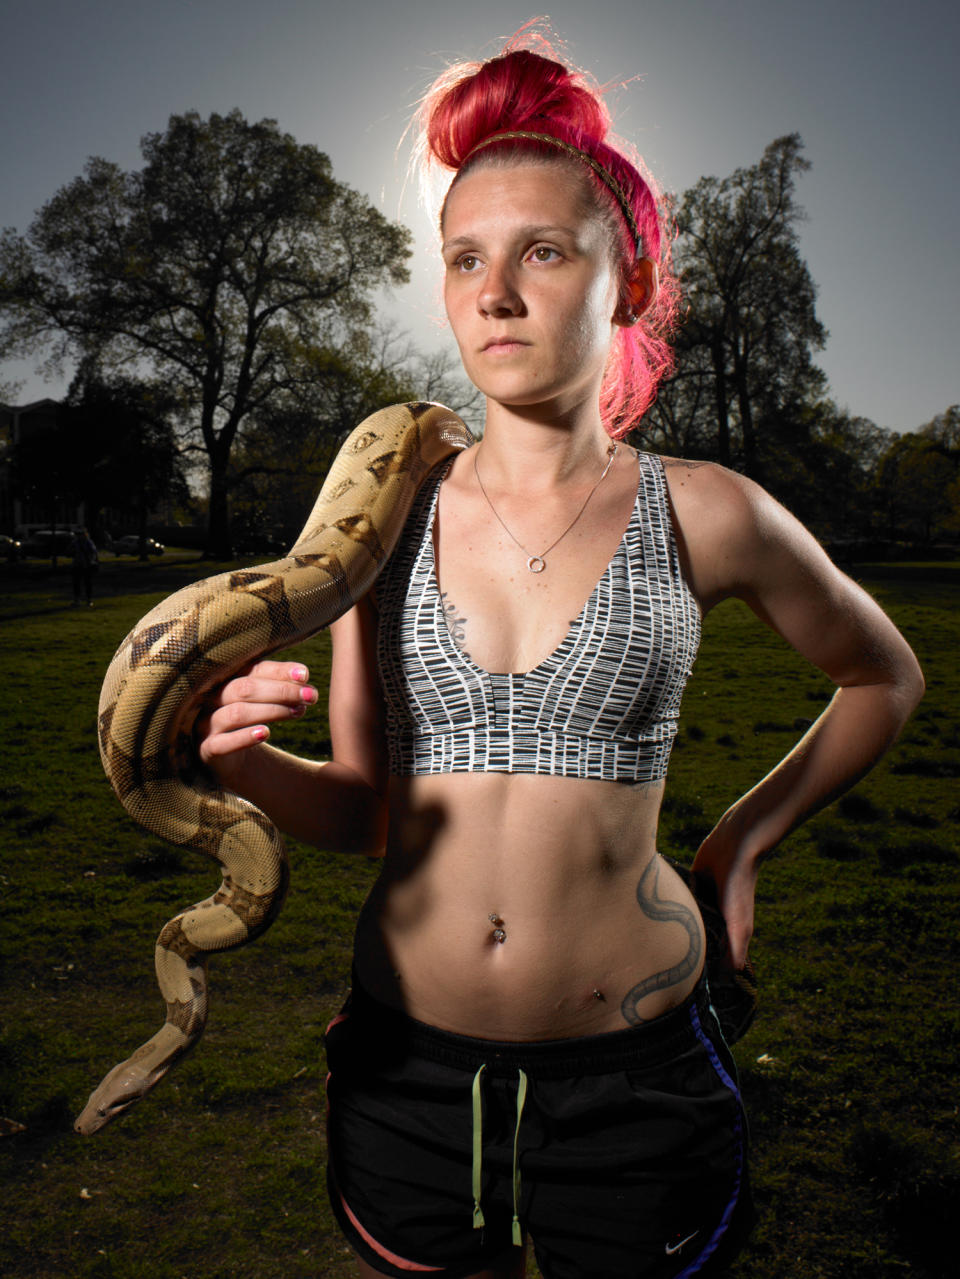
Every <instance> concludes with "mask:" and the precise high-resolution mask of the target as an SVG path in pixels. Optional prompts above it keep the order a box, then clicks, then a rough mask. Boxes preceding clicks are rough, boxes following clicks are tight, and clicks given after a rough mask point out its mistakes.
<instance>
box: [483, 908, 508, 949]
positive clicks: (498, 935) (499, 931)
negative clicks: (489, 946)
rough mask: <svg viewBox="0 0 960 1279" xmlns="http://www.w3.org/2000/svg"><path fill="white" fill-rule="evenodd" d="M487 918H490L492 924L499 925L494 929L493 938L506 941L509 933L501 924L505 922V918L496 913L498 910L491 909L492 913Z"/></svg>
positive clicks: (496, 940) (497, 940)
mask: <svg viewBox="0 0 960 1279" xmlns="http://www.w3.org/2000/svg"><path fill="white" fill-rule="evenodd" d="M487 919H489V920H490V923H491V924H496V925H497V927H496V928H495V929H494V930H493V940H494V941H495V942H505V941H506V940H507V934H506V933H505V932H504V930H503V928H502V927H501V925H502V924H503V920H502V919H501V918H500V916H499V915H498V914H497V913H496V911H491V912H490V914H489V915H488V916H487Z"/></svg>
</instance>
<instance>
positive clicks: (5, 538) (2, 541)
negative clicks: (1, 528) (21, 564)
mask: <svg viewBox="0 0 960 1279" xmlns="http://www.w3.org/2000/svg"><path fill="white" fill-rule="evenodd" d="M20 555H23V546H22V544H20V542H18V541H17V538H15V537H10V536H9V535H8V533H0V556H3V558H4V559H9V560H15V559H19V558H20Z"/></svg>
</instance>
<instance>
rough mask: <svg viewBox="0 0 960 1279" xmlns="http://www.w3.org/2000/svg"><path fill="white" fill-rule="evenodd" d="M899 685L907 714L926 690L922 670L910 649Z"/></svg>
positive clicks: (918, 702)
mask: <svg viewBox="0 0 960 1279" xmlns="http://www.w3.org/2000/svg"><path fill="white" fill-rule="evenodd" d="M901 687H902V689H903V698H904V702H905V703H906V707H907V715H908V716H909V715H912V714H913V712H914V711H915V710H916V709H917V707H918V706H919V704H920V702H921V701H922V700H923V695H924V693H925V692H926V691H927V682H926V680H925V679H924V678H923V670H922V668H921V666H920V663H919V662H918V661H917V658H916V654H915V653H914V652H913V650H912V649H911V651H910V661H909V662H908V663H907V669H906V670H905V671H904V673H903V677H902V679H901Z"/></svg>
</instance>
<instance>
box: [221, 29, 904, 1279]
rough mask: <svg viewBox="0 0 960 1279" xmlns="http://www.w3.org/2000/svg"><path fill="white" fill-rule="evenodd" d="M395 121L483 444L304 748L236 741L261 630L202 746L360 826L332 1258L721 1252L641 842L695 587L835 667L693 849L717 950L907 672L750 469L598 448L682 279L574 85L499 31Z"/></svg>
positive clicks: (633, 419)
mask: <svg viewBox="0 0 960 1279" xmlns="http://www.w3.org/2000/svg"><path fill="white" fill-rule="evenodd" d="M421 122H422V124H423V129H424V140H425V149H426V152H427V154H428V155H430V156H431V157H432V158H433V159H434V160H435V161H437V162H439V164H440V165H442V166H444V167H445V168H446V169H447V170H448V171H449V173H450V174H452V181H451V183H450V186H449V190H448V193H447V195H446V199H445V202H444V205H443V210H442V214H441V220H440V230H441V235H442V239H443V245H442V254H443V262H444V271H445V277H444V279H445V283H444V298H445V304H446V311H447V315H448V317H449V320H450V325H451V328H452V330H453V333H454V336H455V337H456V339H457V342H458V345H459V348H460V354H461V358H462V361H463V367H464V370H465V372H466V374H467V375H468V376H469V377H470V378H471V380H472V381H473V382H474V384H475V385H476V386H477V387H479V388H480V390H481V391H482V392H483V395H484V397H485V401H486V418H485V429H484V434H483V438H482V440H481V442H480V443H478V444H476V445H474V446H473V447H471V448H470V449H468V450H467V451H465V452H462V453H460V454H458V455H457V456H456V457H455V459H454V460H453V461H452V462H450V463H449V464H447V465H446V466H444V467H442V468H440V470H439V471H438V473H436V474H434V475H433V476H431V477H430V478H429V479H428V480H427V481H426V483H425V486H424V487H423V489H422V491H421V493H420V495H419V497H418V499H417V501H416V503H415V506H414V509H413V511H412V513H411V515H410V518H409V520H408V523H407V525H406V529H405V531H404V534H403V536H402V537H401V540H400V543H399V546H398V547H397V549H396V551H395V552H394V554H393V555H392V557H391V559H390V560H389V562H388V563H387V565H386V567H385V569H384V571H383V573H382V574H381V576H380V578H379V579H378V581H377V583H376V586H375V587H374V589H373V591H372V592H371V593H370V594H369V595H368V596H367V597H366V598H365V599H363V600H362V601H361V602H360V603H359V604H358V605H357V606H356V607H355V608H353V609H352V610H351V611H350V612H348V613H347V614H346V615H345V616H344V617H343V618H341V619H340V621H338V622H337V623H336V624H335V625H334V626H333V628H332V630H333V638H334V656H333V671H332V676H331V680H330V728H331V735H332V739H333V760H332V762H330V763H326V764H320V763H315V762H312V761H307V760H302V759H297V758H295V757H293V756H291V755H289V754H287V753H285V752H283V751H281V750H277V749H275V748H274V747H272V746H269V745H267V744H266V738H267V737H268V736H269V728H268V725H269V724H270V723H271V722H273V721H283V720H287V719H289V718H291V717H292V716H297V715H300V714H302V713H303V712H304V710H305V709H306V708H307V707H308V706H309V705H311V704H312V703H314V702H315V701H316V700H317V695H318V694H317V690H316V689H314V688H312V687H311V686H310V685H309V684H308V683H307V679H308V674H307V671H306V669H305V668H304V667H303V666H300V665H291V664H290V663H289V662H275V661H263V662H259V663H256V664H255V665H254V666H253V667H252V669H250V670H249V671H248V672H246V673H244V674H243V675H241V676H240V677H238V678H235V679H231V680H230V681H229V682H228V683H226V684H225V685H224V686H223V687H222V688H221V689H220V690H219V691H218V692H217V693H215V694H214V695H213V697H212V699H211V704H210V714H209V715H208V716H207V717H206V718H205V719H204V720H202V721H201V723H200V725H199V727H198V735H199V738H200V753H201V757H202V759H203V760H204V761H205V763H206V764H207V765H208V766H209V767H210V768H212V769H213V770H214V771H215V772H216V773H217V775H218V776H219V777H220V779H221V781H222V782H223V784H224V785H226V786H229V787H230V788H232V789H233V790H236V791H238V792H239V793H240V794H241V795H244V796H246V797H247V798H248V799H250V800H252V801H253V802H254V803H255V804H257V805H259V806H260V807H261V808H262V809H263V810H264V811H266V812H267V813H268V814H269V816H270V817H271V818H272V819H273V821H275V822H276V823H277V825H278V826H280V827H281V828H282V829H284V830H286V831H288V832H289V833H290V834H292V835H294V836H296V837H298V838H300V839H304V840H307V841H310V842H312V843H314V844H316V845H317V846H318V847H320V848H340V849H343V850H353V851H359V852H362V853H367V854H371V855H378V856H383V858H384V861H383V868H382V871H381V873H380V877H379V879H378V880H377V883H376V885H375V886H374V888H373V890H372V892H371V894H370V896H369V898H368V900H367V902H366V904H365V905H364V907H363V909H362V911H361V914H360V919H359V924H358V928H357V933H356V943H355V952H354V976H353V989H352V994H351V997H350V999H349V1001H348V1003H347V1005H346V1007H345V1008H344V1010H343V1013H342V1014H341V1016H340V1017H338V1018H337V1019H336V1020H335V1022H334V1023H333V1024H332V1026H331V1028H330V1030H329V1032H328V1037H327V1048H328V1062H329V1067H330V1071H331V1077H330V1082H329V1094H328V1095H329V1103H330V1119H329V1159H328V1176H329V1188H330V1194H331V1200H332V1204H333V1208H334V1211H335V1213H336V1215H337V1218H338V1220H339V1222H340V1224H341V1226H342V1228H343V1230H344V1231H345V1233H346V1235H347V1237H348V1239H349V1240H350V1242H351V1244H352V1246H353V1248H354V1250H355V1252H356V1254H357V1259H358V1260H357V1265H358V1268H359V1273H360V1275H362V1276H366V1277H367V1279H369V1277H370V1276H377V1275H392V1276H396V1277H397V1279H409V1277H410V1276H411V1275H414V1274H423V1275H430V1276H437V1277H439V1279H453V1277H454V1276H456V1277H459V1279H465V1277H467V1276H484V1277H485V1279H516V1277H517V1276H521V1275H523V1273H524V1266H525V1249H526V1246H527V1242H528V1241H529V1242H531V1243H532V1245H533V1247H534V1249H535V1251H536V1256H537V1260H538V1263H539V1266H540V1268H541V1271H542V1273H543V1275H544V1276H545V1277H546V1279H644V1277H645V1279H667V1277H671V1276H680V1275H693V1274H698V1275H707V1274H711V1275H713V1274H716V1273H718V1271H719V1268H720V1267H721V1265H723V1264H726V1262H727V1261H728V1260H729V1257H730V1255H732V1254H733V1252H734V1251H735V1250H736V1247H737V1246H738V1244H739V1241H740V1239H741V1238H742V1236H743V1233H744V1229H745V1227H746V1224H747V1223H748V1222H749V1217H750V1209H749V1193H748V1188H747V1166H746V1153H745V1138H746V1125H745V1122H744V1117H743V1111H742V1108H741V1102H740V1096H739V1091H738V1087H737V1075H736V1068H735V1065H734V1060H733V1057H732V1054H731V1052H730V1050H729V1046H728V1044H727V1043H725V1042H724V1038H723V1035H722V1033H721V1029H720V1025H719V1021H718V1018H717V1016H716V1015H715V1012H714V1003H713V1001H712V998H711V992H710V989H709V987H708V978H707V975H706V974H705V950H706V948H705V937H704V927H703V923H702V920H701V915H700V913H699V912H698V907H697V901H696V899H695V898H694V896H693V895H692V894H691V891H690V889H689V886H688V881H687V880H686V879H685V878H684V877H683V876H682V875H681V874H679V873H678V872H677V871H676V870H675V869H674V868H673V866H672V865H671V864H670V863H669V862H668V861H667V860H666V859H664V858H663V857H661V855H660V853H659V852H658V849H657V821H658V814H659V810H660V804H661V800H662V798H663V793H664V785H665V777H666V773H667V764H668V760H669V756H670V750H671V746H672V744H673V741H674V739H675V737H676V733H677V721H678V716H679V712H680V699H681V695H682V693H683V689H684V685H685V683H686V681H687V678H688V676H689V674H690V671H691V668H692V666H693V662H694V659H695V656H696V653H697V647H698V644H699V640H700V628H701V619H702V617H703V615H704V614H705V613H706V612H707V611H708V610H709V609H711V608H713V607H714V605H716V604H718V603H719V602H720V601H721V600H725V599H728V598H730V597H737V598H739V599H741V600H744V601H746V602H747V604H749V606H750V607H751V608H752V609H753V610H754V612H755V613H756V614H757V616H758V618H759V619H760V620H761V621H762V622H764V623H766V624H767V625H768V626H770V627H772V628H773V630H775V631H776V632H777V633H778V634H780V635H781V636H783V638H784V639H785V640H787V641H788V642H789V643H790V644H792V645H793V647H794V648H795V649H797V650H798V651H799V652H800V653H802V654H803V655H804V656H805V657H806V658H808V659H809V660H810V661H811V662H814V663H815V664H816V665H817V666H819V667H820V668H821V669H822V670H823V671H824V672H825V673H826V674H827V675H828V676H829V677H830V678H831V679H832V680H833V682H834V683H835V685H836V686H837V692H836V694H835V696H834V698H833V700H832V701H831V702H830V704H829V706H828V707H827V708H826V709H825V710H824V712H823V714H822V715H821V716H820V717H819V719H817V721H816V722H815V723H814V724H813V726H812V727H811V728H810V729H809V731H808V732H807V733H806V734H805V735H804V737H803V738H802V740H801V741H800V742H799V743H798V744H797V746H795V747H794V748H793V750H791V751H790V753H789V754H788V755H787V756H786V758H785V759H783V760H782V761H781V763H780V764H778V766H777V767H776V768H774V769H773V771H772V772H770V773H769V774H768V775H767V776H766V777H764V778H763V779H762V780H758V781H757V784H756V785H755V786H754V787H753V788H752V789H751V790H750V791H749V792H748V793H747V794H745V795H743V796H740V797H739V798H734V797H731V798H732V799H733V802H732V803H731V805H730V807H729V808H728V809H727V811H726V812H725V813H724V814H723V815H722V816H721V817H720V818H719V821H718V822H717V824H716V826H715V827H714V828H713V830H712V831H711V832H710V834H709V835H707V837H706V838H705V839H704V841H703V843H702V844H701V846H700V848H699V850H698V851H697V854H696V858H695V860H694V867H695V869H696V870H697V871H699V872H702V873H703V875H704V876H705V877H706V878H707V880H708V881H709V882H711V883H713V884H714V885H715V888H716V890H717V895H718V901H719V905H720V908H721V911H722V914H723V917H724V918H725V920H726V927H727V935H728V946H729V951H728V956H727V962H728V964H729V965H730V966H731V967H732V968H733V969H734V970H736V969H742V968H743V966H744V965H745V963H746V959H747V946H748V942H749V940H750V936H751V933H752V930H753V915H754V889H755V885H756V881H757V873H758V870H759V868H760V864H761V862H762V861H763V859H764V858H765V857H766V855H767V854H768V853H769V852H770V851H771V849H773V848H774V847H775V846H776V845H777V844H778V843H779V842H780V841H781V840H782V839H783V838H784V837H785V836H786V835H787V834H788V833H789V832H790V831H791V830H793V829H794V827H796V826H797V825H798V824H799V823H800V822H802V821H803V820H804V819H805V818H806V817H809V816H810V814H811V813H814V812H816V811H817V810H818V809H820V808H822V807H823V805H825V804H827V803H829V802H830V801H831V800H832V799H834V798H835V797H836V796H837V795H839V794H840V793H842V792H843V791H844V790H846V789H847V788H848V787H850V786H852V785H853V784H854V783H855V782H857V781H858V780H859V779H860V778H861V777H862V776H863V774H864V773H865V772H866V771H867V770H868V769H869V768H870V767H871V766H872V765H873V764H874V763H875V762H876V760H877V759H878V758H879V756H880V755H881V754H882V753H883V752H884V751H885V750H886V749H887V747H888V746H889V745H890V744H891V742H892V741H893V740H894V738H895V737H896V735H897V733H898V732H899V731H900V728H901V727H902V725H903V724H904V722H905V720H906V718H907V717H908V715H909V714H910V712H911V710H912V709H913V707H914V706H915V704H916V702H917V701H918V699H919V697H920V695H921V691H922V687H923V682H922V676H921V674H920V671H919V668H918V666H917V663H916V660H915V658H914V656H913V654H912V652H911V650H910V648H909V647H908V645H907V644H906V642H905V641H904V639H903V638H902V636H901V635H900V634H899V632H898V631H897V630H896V628H895V627H894V626H893V624H892V623H891V622H890V621H889V619H888V618H887V617H886V616H885V615H884V613H883V612H882V611H881V609H880V608H879V607H878V605H877V604H876V603H875V602H874V601H873V600H872V599H871V598H870V597H869V596H868V595H867V594H866V593H865V592H864V591H862V590H861V589H860V588H859V587H858V586H857V585H856V584H855V583H854V582H852V581H851V580H850V579H849V578H847V577H845V576H844V575H843V573H841V572H840V571H839V570H838V569H837V568H836V567H835V566H834V565H833V564H832V563H831V562H830V560H829V559H828V558H827V556H826V555H825V554H824V552H823V550H822V549H821V548H820V546H819V545H818V544H817V543H816V541H815V540H814V539H813V537H811V535H810V534H809V533H808V532H807V531H806V530H805V529H804V528H802V527H801V526H800V525H799V524H798V523H797V521H796V520H795V519H794V518H793V517H792V516H790V515H789V514H788V513H787V512H786V511H785V510H784V509H783V508H782V507H781V506H779V505H778V504H777V502H775V501H774V500H773V499H772V498H771V497H770V496H768V494H767V493H765V492H764V491H763V490H762V489H761V488H759V487H758V486H757V485H756V484H754V483H752V482H751V481H749V480H747V479H745V478H744V477H743V476H740V475H736V474H734V473H732V472H730V471H727V470H724V469H723V468H722V467H720V466H716V465H713V464H709V463H698V462H689V461H683V460H680V459H677V458H669V457H667V458H661V457H658V456H655V455H652V454H650V453H646V452H642V451H636V450H634V449H633V448H630V447H628V446H626V445H625V444H624V443H623V437H624V436H625V435H626V433H627V432H628V431H629V430H631V429H633V428H635V427H639V429H640V430H641V431H642V429H643V424H642V420H641V418H642V414H643V412H644V411H645V410H646V408H647V407H648V406H649V404H650V402H651V400H652V398H653V396H654V394H655V391H656V387H657V383H658V381H659V379H660V378H661V376H662V375H663V373H664V372H665V370H666V369H667V368H668V367H669V352H668V349H667V347H666V345H665V341H664V334H665V332H666V329H667V327H668V325H669V322H670V320H671V318H672V315H673V313H674V309H675V298H676V284H675V281H674V280H673V279H672V277H671V275H670V259H669V240H668V237H669V229H668V228H667V227H664V226H663V224H662V222H661V220H660V215H659V212H658V202H657V198H656V192H655V188H654V187H653V186H652V184H651V182H650V181H649V180H648V179H647V178H646V176H645V175H644V174H643V172H642V170H641V168H640V167H638V164H637V163H636V162H635V158H631V156H630V155H628V154H627V153H626V152H625V150H624V149H623V148H622V147H620V146H615V145H613V143H612V142H611V141H610V139H609V137H608V125H609V118H608V115H607V112H606V109H605V107H604V106H603V103H602V101H601V99H600V96H599V93H598V91H596V90H595V89H594V87H593V86H592V84H591V83H590V82H588V81H587V80H586V79H585V78H584V77H583V76H582V75H580V74H579V73H577V72H575V71H573V70H572V69H571V68H569V67H567V66H564V65H561V64H560V63H558V62H556V61H554V60H552V59H549V58H546V57H543V56H539V55H538V54H534V53H530V52H527V51H525V50H523V49H516V48H513V49H511V50H510V51H509V52H508V53H507V54H505V55H504V56H501V57H499V58H494V59H491V60H490V61H488V62H484V63H482V64H481V63H471V64H466V65H463V66H459V67H455V68H452V69H451V70H450V71H448V72H447V73H446V74H445V75H444V76H443V77H442V78H441V80H440V81H438V83H437V85H436V86H435V87H434V89H433V90H432V91H431V93H430V94H429V96H428V98H427V99H426V102H425V105H424V107H423V110H422V115H421ZM571 618H573V619H574V620H573V621H571V620H570V619H571Z"/></svg>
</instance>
